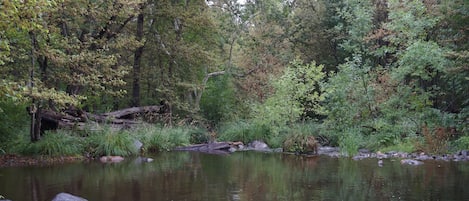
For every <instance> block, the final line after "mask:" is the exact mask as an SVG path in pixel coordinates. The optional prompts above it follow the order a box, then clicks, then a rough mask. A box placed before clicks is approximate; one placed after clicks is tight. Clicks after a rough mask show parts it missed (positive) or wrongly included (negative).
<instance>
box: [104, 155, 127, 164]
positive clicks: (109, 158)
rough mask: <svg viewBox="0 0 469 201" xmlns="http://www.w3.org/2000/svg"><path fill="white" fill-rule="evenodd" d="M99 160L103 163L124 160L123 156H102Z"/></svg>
mask: <svg viewBox="0 0 469 201" xmlns="http://www.w3.org/2000/svg"><path fill="white" fill-rule="evenodd" d="M99 160H100V161H101V162H103V163H118V162H121V161H123V160H124V157H122V156H102V157H101V158H99Z"/></svg>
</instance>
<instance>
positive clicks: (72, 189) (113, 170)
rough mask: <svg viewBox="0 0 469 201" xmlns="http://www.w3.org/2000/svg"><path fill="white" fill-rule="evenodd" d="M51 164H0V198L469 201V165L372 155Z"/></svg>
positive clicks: (168, 156)
mask: <svg viewBox="0 0 469 201" xmlns="http://www.w3.org/2000/svg"><path fill="white" fill-rule="evenodd" d="M151 157H152V158H154V159H155V160H154V161H153V162H151V163H141V162H138V161H136V160H135V161H133V160H130V159H127V160H125V162H123V163H117V164H101V163H99V162H91V163H77V164H67V165H59V166H51V167H24V168H2V169H0V181H1V182H0V195H3V196H5V197H7V198H9V199H11V200H14V201H16V200H32V201H36V200H40V201H44V200H51V199H52V198H53V196H54V195H56V194H57V193H59V192H69V193H72V194H75V195H79V196H82V197H84V198H87V199H88V200H102V201H106V200H135V201H146V200H210V201H211V200H232V201H238V200H256V201H257V200H258V201H262V200H468V199H469V191H465V187H466V186H467V185H468V184H469V180H468V179H469V164H468V163H453V162H437V161H428V162H426V163H425V164H424V165H422V166H418V167H413V166H402V165H401V164H400V163H399V161H391V160H385V161H384V165H383V167H379V166H378V163H377V160H376V159H370V160H362V161H353V160H349V159H337V158H328V157H298V156H294V155H285V154H271V153H255V152H240V153H234V154H232V155H226V156H219V155H208V154H202V153H192V152H173V153H163V154H158V155H155V156H151Z"/></svg>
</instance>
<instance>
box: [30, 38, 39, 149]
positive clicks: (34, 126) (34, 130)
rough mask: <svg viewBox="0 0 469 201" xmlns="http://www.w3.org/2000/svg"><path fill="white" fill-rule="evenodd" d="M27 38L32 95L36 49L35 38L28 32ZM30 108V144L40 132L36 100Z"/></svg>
mask: <svg viewBox="0 0 469 201" xmlns="http://www.w3.org/2000/svg"><path fill="white" fill-rule="evenodd" d="M29 36H30V37H31V66H30V68H29V93H30V95H32V93H33V88H34V68H35V65H34V64H35V56H34V50H35V47H36V36H35V35H34V33H33V32H32V31H31V32H29ZM31 102H32V103H31V106H30V108H29V113H30V115H31V125H30V129H29V134H30V137H31V142H35V141H38V140H39V138H40V130H41V121H40V119H38V118H37V114H38V106H37V104H36V100H35V99H34V98H32V100H31Z"/></svg>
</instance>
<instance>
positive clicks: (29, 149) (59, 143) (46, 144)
mask: <svg viewBox="0 0 469 201" xmlns="http://www.w3.org/2000/svg"><path fill="white" fill-rule="evenodd" d="M83 145H84V144H83V140H82V139H81V138H80V137H77V136H74V135H73V134H72V132H71V131H64V130H58V131H57V132H54V131H47V132H46V133H45V134H44V136H42V139H41V140H40V141H38V142H35V143H31V142H29V141H25V143H24V144H23V145H22V146H23V149H22V150H21V151H20V152H21V153H23V154H26V155H45V156H79V155H81V154H82V153H83Z"/></svg>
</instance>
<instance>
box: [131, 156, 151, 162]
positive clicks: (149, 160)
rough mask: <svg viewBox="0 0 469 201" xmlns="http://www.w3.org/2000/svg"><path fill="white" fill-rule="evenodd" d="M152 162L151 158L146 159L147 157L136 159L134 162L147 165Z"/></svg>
mask: <svg viewBox="0 0 469 201" xmlns="http://www.w3.org/2000/svg"><path fill="white" fill-rule="evenodd" d="M152 161H153V158H147V157H137V158H136V159H135V160H134V162H135V163H149V162H152Z"/></svg>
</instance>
